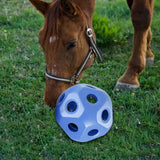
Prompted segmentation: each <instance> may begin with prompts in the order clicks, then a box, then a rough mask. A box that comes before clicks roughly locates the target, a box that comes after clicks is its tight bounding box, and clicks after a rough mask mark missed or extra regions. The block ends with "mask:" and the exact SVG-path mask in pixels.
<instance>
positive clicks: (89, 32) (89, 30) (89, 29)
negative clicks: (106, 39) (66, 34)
mask: <svg viewBox="0 0 160 160" xmlns="http://www.w3.org/2000/svg"><path fill="white" fill-rule="evenodd" d="M87 36H88V37H89V38H90V37H93V32H92V29H91V28H87Z"/></svg>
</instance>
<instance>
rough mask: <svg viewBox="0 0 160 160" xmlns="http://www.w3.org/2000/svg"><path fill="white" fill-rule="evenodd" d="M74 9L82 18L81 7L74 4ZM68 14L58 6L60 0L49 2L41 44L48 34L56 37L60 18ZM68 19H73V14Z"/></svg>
mask: <svg viewBox="0 0 160 160" xmlns="http://www.w3.org/2000/svg"><path fill="white" fill-rule="evenodd" d="M76 9H77V11H78V16H81V17H83V19H84V14H83V12H82V10H81V8H80V7H79V6H78V5H76ZM64 15H65V16H68V15H66V14H65V12H63V10H62V9H61V7H60V1H59V0H57V1H53V2H51V3H50V7H49V9H48V13H47V21H46V24H45V25H46V26H47V29H46V33H45V37H44V39H43V42H42V43H43V44H44V43H45V41H46V39H48V37H50V36H52V37H53V36H54V37H55V38H58V32H59V24H60V18H61V17H63V16H64ZM69 18H70V20H72V21H74V19H75V16H71V17H69Z"/></svg>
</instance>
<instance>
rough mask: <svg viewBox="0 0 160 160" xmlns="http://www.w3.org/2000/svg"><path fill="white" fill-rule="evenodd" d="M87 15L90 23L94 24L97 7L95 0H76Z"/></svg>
mask: <svg viewBox="0 0 160 160" xmlns="http://www.w3.org/2000/svg"><path fill="white" fill-rule="evenodd" d="M75 2H76V3H77V4H78V6H80V8H81V9H82V10H83V12H84V13H85V15H86V18H87V19H88V21H89V23H90V24H92V17H93V13H94V8H95V0H75Z"/></svg>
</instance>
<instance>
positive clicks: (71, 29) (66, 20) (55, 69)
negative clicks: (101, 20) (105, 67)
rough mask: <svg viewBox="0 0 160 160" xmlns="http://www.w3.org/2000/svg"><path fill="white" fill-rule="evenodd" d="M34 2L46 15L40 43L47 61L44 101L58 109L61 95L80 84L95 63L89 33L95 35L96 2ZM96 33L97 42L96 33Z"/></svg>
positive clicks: (35, 0)
mask: <svg viewBox="0 0 160 160" xmlns="http://www.w3.org/2000/svg"><path fill="white" fill-rule="evenodd" d="M30 2H31V3H32V4H33V5H34V6H35V8H36V9H37V10H39V11H40V13H41V14H42V15H43V16H44V25H43V27H42V29H41V30H40V32H39V43H40V45H41V47H42V48H43V51H44V55H45V59H46V89H45V96H44V99H45V102H46V104H47V105H49V106H51V107H55V104H56V101H57V98H58V97H59V95H60V94H61V93H62V92H63V91H64V90H66V89H67V88H69V87H71V86H72V85H73V84H75V83H77V82H78V81H79V80H80V78H81V76H82V73H83V71H84V70H85V69H87V68H88V67H90V66H91V64H92V62H93V60H94V56H92V54H90V55H89V53H91V52H92V51H90V41H89V37H88V36H89V35H87V34H86V32H87V29H88V32H90V31H91V32H92V15H93V11H94V3H95V1H94V0H88V1H86V3H85V4H84V2H82V1H80V0H79V1H78V0H77V1H76V0H54V1H52V2H50V3H48V2H43V1H41V0H30ZM92 34H93V39H95V34H94V32H93V33H91V35H92ZM87 57H88V58H87ZM86 58H87V60H86ZM84 61H86V63H85V64H84Z"/></svg>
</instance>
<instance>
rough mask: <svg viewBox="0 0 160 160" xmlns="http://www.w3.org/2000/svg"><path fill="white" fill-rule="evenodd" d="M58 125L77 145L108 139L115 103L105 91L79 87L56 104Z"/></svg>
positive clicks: (68, 90)
mask: <svg viewBox="0 0 160 160" xmlns="http://www.w3.org/2000/svg"><path fill="white" fill-rule="evenodd" d="M55 116H56V121H57V123H58V124H59V125H60V127H61V128H62V129H63V130H64V132H65V133H66V134H67V135H68V136H69V137H70V138H71V139H72V140H74V141H77V142H88V141H91V140H93V139H96V138H98V137H101V136H103V135H105V134H106V133H107V132H108V131H109V130H110V128H111V126H112V123H113V111H112V102H111V99H110V97H109V95H108V94H107V93H106V92H105V91H104V90H102V89H100V88H98V87H95V86H92V85H88V84H78V85H75V86H73V87H70V88H68V89H67V90H65V91H64V92H63V93H62V94H61V95H60V97H59V98H58V100H57V104H56V109H55Z"/></svg>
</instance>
